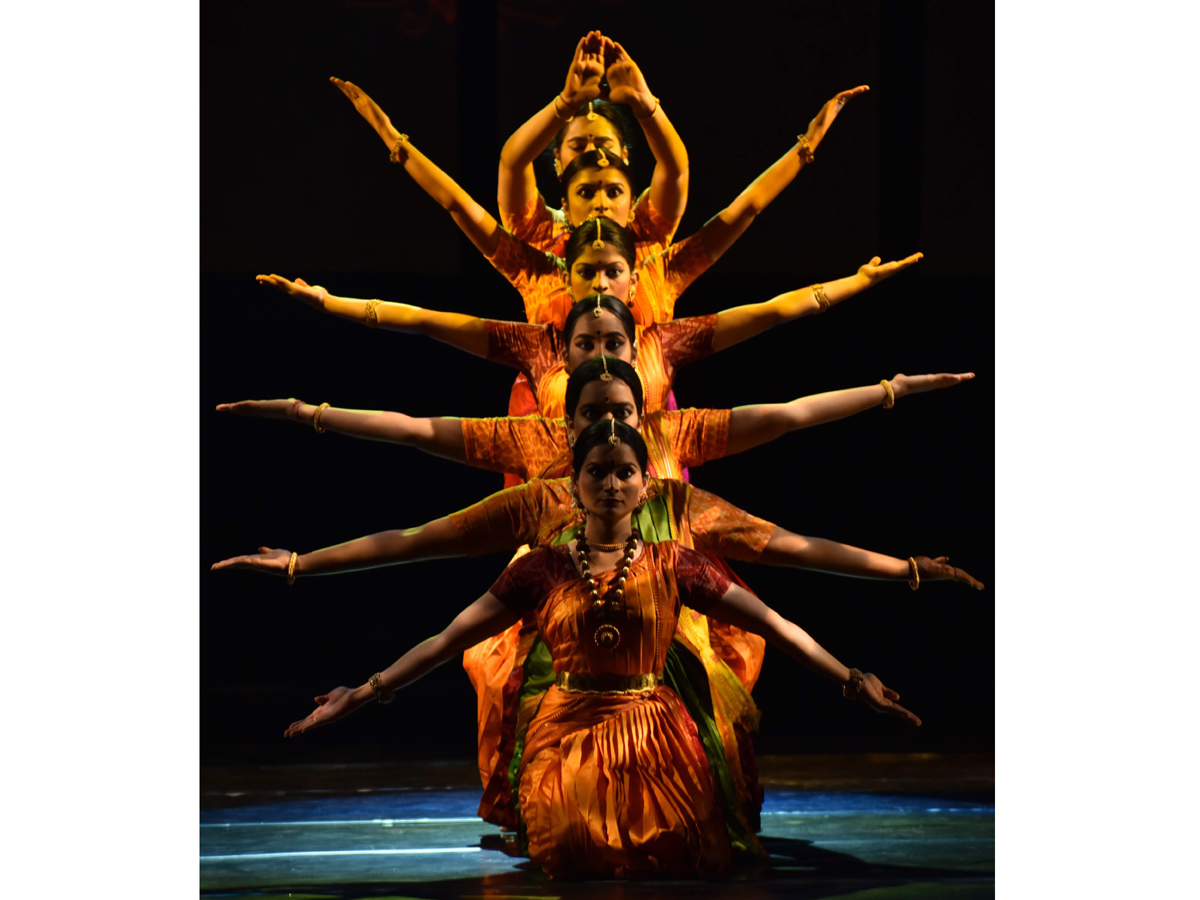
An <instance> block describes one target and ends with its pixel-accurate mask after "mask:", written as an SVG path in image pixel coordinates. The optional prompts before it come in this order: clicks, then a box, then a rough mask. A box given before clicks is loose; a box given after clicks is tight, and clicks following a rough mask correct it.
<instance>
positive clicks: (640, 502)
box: [634, 488, 650, 512]
mask: <svg viewBox="0 0 1200 900" xmlns="http://www.w3.org/2000/svg"><path fill="white" fill-rule="evenodd" d="M649 499H650V498H649V497H647V496H646V489H645V488H642V493H641V494H640V495H639V496H638V502H637V507H636V508H635V509H634V512H638V511H640V510H641V508H642V507H643V506H645V505H646V501H647V500H649Z"/></svg>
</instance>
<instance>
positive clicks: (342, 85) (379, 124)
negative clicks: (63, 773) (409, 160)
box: [329, 75, 400, 150]
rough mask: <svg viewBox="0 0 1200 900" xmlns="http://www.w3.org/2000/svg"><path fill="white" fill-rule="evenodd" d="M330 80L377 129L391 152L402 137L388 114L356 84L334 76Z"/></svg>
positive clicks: (369, 123) (377, 132) (368, 122)
mask: <svg viewBox="0 0 1200 900" xmlns="http://www.w3.org/2000/svg"><path fill="white" fill-rule="evenodd" d="M329 80H330V81H332V82H333V83H334V85H335V86H336V87H337V89H338V90H339V91H341V92H342V93H343V94H345V95H346V98H347V99H348V100H349V101H350V102H351V103H353V104H354V108H355V109H357V110H358V114H359V115H360V116H362V117H363V118H364V119H366V120H367V124H368V125H370V126H371V127H372V128H374V129H375V133H376V134H377V135H379V137H380V139H381V140H382V141H383V142H384V143H385V144H387V147H388V149H389V150H391V149H392V148H393V147H394V146H395V145H396V141H397V139H399V137H400V132H399V131H397V130H396V129H395V128H394V127H393V126H392V120H391V119H389V118H388V114H387V113H385V112H384V111H383V110H382V109H380V108H379V104H378V103H376V102H375V101H374V100H372V99H371V98H370V97H369V96H368V95H367V92H366V91H364V90H363V89H362V88H360V87H359V86H358V85H357V84H355V83H354V82H352V81H342V79H340V78H335V77H333V76H332V75H331V76H329Z"/></svg>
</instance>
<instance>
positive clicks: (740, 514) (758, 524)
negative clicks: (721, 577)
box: [687, 486, 776, 562]
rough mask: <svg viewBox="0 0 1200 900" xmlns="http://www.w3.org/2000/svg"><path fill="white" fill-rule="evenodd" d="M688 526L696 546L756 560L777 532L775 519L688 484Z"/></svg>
mask: <svg viewBox="0 0 1200 900" xmlns="http://www.w3.org/2000/svg"><path fill="white" fill-rule="evenodd" d="M687 516H688V527H689V528H690V529H691V532H692V543H693V544H694V545H695V547H696V549H697V550H700V551H702V552H704V553H712V554H714V555H716V556H722V557H724V558H725V559H740V560H744V561H745V562H754V561H755V560H756V559H758V558H759V556H761V555H762V552H763V550H765V549H766V548H767V543H768V542H769V541H770V540H771V535H772V534H774V533H775V528H776V526H775V523H774V522H768V521H767V520H766V519H760V518H758V517H757V516H752V515H750V513H748V512H746V511H745V510H744V509H739V508H738V507H736V506H734V505H733V504H732V503H730V502H729V501H727V500H723V499H721V498H720V497H718V496H717V495H716V494H710V493H709V492H708V491H704V490H701V489H700V488H697V487H691V486H689V490H688V501H687Z"/></svg>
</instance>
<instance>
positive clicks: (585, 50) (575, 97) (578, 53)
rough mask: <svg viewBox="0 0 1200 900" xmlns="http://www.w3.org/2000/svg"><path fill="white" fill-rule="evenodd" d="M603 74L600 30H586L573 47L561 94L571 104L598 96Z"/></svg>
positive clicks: (602, 48) (584, 101)
mask: <svg viewBox="0 0 1200 900" xmlns="http://www.w3.org/2000/svg"><path fill="white" fill-rule="evenodd" d="M603 75H604V39H603V38H602V37H601V36H600V32H598V31H591V32H588V34H587V36H586V37H583V38H580V40H579V43H578V45H576V47H575V58H574V59H572V60H571V68H570V69H569V70H567V84H566V87H565V88H563V95H564V96H565V97H568V98H570V100H571V102H572V103H573V104H577V103H586V102H587V101H588V100H595V99H596V98H597V97H599V96H600V79H601V77H603Z"/></svg>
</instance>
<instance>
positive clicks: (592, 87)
mask: <svg viewBox="0 0 1200 900" xmlns="http://www.w3.org/2000/svg"><path fill="white" fill-rule="evenodd" d="M603 75H604V39H603V38H602V37H601V35H600V32H598V31H590V32H588V34H587V35H586V36H585V37H582V38H580V39H579V43H578V44H577V45H576V46H575V57H574V58H573V59H572V60H571V68H570V69H568V70H567V84H566V86H565V87H564V88H563V90H562V93H561V94H557V95H555V97H554V99H553V100H551V101H550V102H549V103H547V104H546V105H545V106H544V107H542V109H541V110H539V111H538V112H537V113H535V114H534V116H533V118H531V119H530V120H529V121H528V122H526V123H525V124H524V125H522V126H521V127H520V128H518V129H517V130H516V131H515V132H514V133H513V135H512V137H510V138H509V139H508V140H507V141H506V142H505V143H504V148H503V149H502V150H501V151H500V173H499V177H498V185H497V201H498V203H499V205H500V209H501V210H502V211H503V212H505V213H507V214H510V215H511V214H516V213H518V212H520V211H521V210H523V209H524V208H525V207H526V206H528V205H529V204H530V203H532V202H533V201H534V200H535V199H537V195H538V191H537V173H536V172H535V171H534V168H533V163H534V160H536V159H537V158H538V154H540V153H541V152H542V151H543V150H545V149H546V147H547V146H548V145H549V144H550V141H551V140H552V139H553V138H554V135H556V134H557V133H558V131H559V129H560V128H562V127H563V125H565V124H566V123H567V121H568V120H569V119H570V118H571V116H573V115H574V114H575V113H576V112H577V111H578V110H579V108H580V107H582V106H583V104H585V103H587V102H588V101H589V100H595V99H596V98H597V97H599V96H600V79H601V77H602V76H603ZM489 255H490V254H489Z"/></svg>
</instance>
